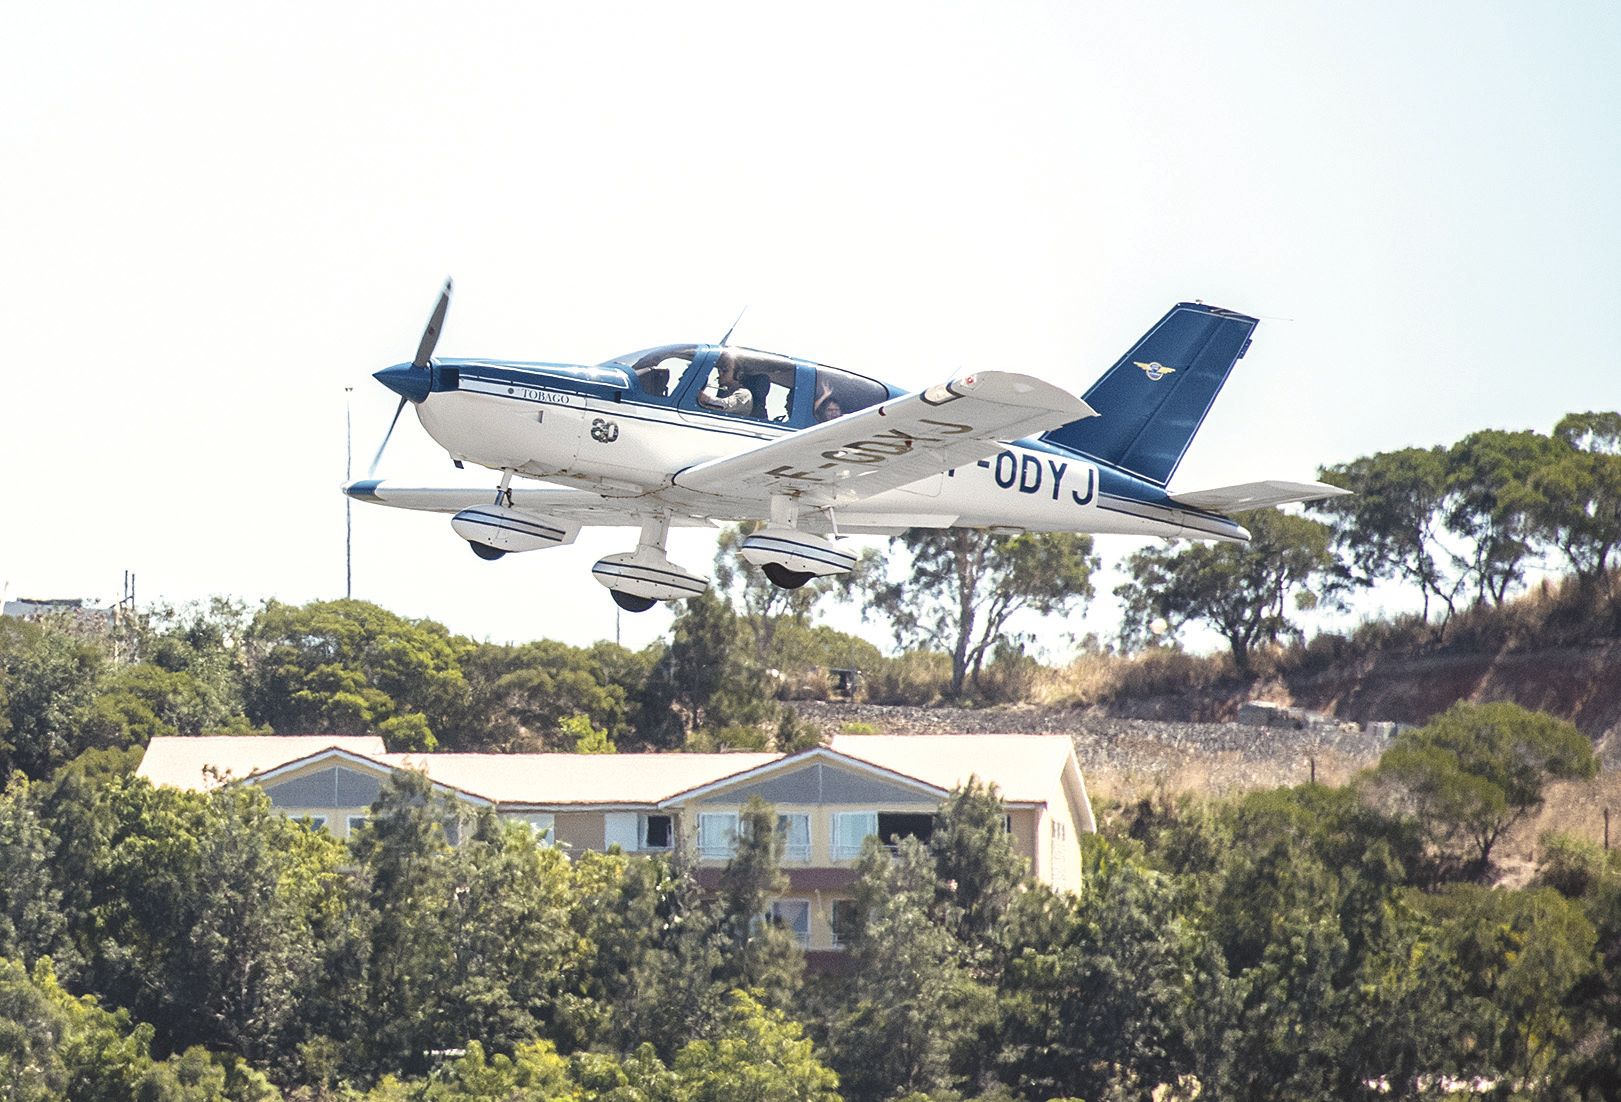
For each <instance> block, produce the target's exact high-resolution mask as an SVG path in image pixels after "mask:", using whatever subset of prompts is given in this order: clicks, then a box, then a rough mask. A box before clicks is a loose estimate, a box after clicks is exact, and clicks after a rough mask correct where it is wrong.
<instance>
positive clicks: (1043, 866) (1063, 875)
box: [140, 735, 1095, 954]
mask: <svg viewBox="0 0 1621 1102" xmlns="http://www.w3.org/2000/svg"><path fill="white" fill-rule="evenodd" d="M396 769H413V770H419V771H421V772H423V773H424V774H426V776H427V777H428V779H429V780H430V781H431V782H432V783H433V785H434V787H435V788H436V789H437V790H438V791H440V792H442V793H444V794H446V795H449V796H451V797H453V798H455V799H456V800H459V801H461V802H462V803H464V804H466V805H468V806H469V807H475V808H491V809H493V810H494V811H495V812H496V813H497V814H498V815H500V816H502V817H503V818H506V819H511V820H515V821H521V822H524V823H527V824H529V825H530V826H531V827H532V828H533V829H535V830H536V831H537V833H540V834H541V835H542V836H543V837H544V838H545V839H546V840H547V842H548V843H549V844H555V845H561V846H565V847H568V848H569V850H570V851H571V852H580V851H584V850H604V851H605V850H608V849H610V848H612V847H615V846H617V847H618V848H619V849H620V850H622V851H623V852H625V853H673V852H674V851H676V850H682V851H683V852H684V854H685V855H686V856H689V857H690V858H691V859H692V860H693V862H694V864H695V866H696V869H697V875H698V878H699V880H700V882H701V883H704V884H706V885H707V886H710V887H713V886H714V885H715V884H716V883H718V880H719V876H720V870H721V868H722V867H724V865H725V863H726V862H727V860H729V859H730V858H731V856H732V853H733V850H734V847H735V845H736V841H737V833H738V816H739V814H740V812H741V811H742V809H743V806H744V804H745V803H747V802H748V800H749V799H750V798H751V797H756V796H757V797H759V798H761V799H763V800H765V801H766V802H768V803H770V804H771V805H772V806H773V807H774V808H775V811H776V814H777V822H778V827H779V829H780V830H781V832H782V835H783V842H784V846H783V869H784V872H785V873H786V874H787V877H788V891H787V893H786V894H785V895H784V896H783V897H782V898H781V899H779V900H777V901H776V902H775V903H774V904H773V907H772V911H773V915H774V917H775V918H776V919H777V921H779V922H781V923H782V924H783V925H784V926H786V927H787V928H789V929H790V930H792V931H793V932H794V933H795V934H796V935H797V936H798V938H799V940H800V942H801V943H802V944H803V945H804V946H805V947H806V949H807V950H809V951H811V952H812V953H813V954H814V953H820V952H828V951H836V950H837V949H838V948H839V936H838V931H839V930H840V929H841V928H842V927H843V914H842V913H841V912H842V911H843V909H844V908H845V907H847V906H848V905H849V903H848V901H849V894H850V885H851V883H852V882H853V880H854V878H855V873H854V871H853V866H854V864H855V861H856V858H857V857H859V856H860V853H861V848H862V845H863V843H865V841H866V840H867V839H868V838H870V837H877V838H879V839H882V840H884V841H885V842H888V841H889V840H890V839H893V838H895V837H898V836H905V835H914V836H916V837H919V838H924V839H927V837H928V835H929V832H930V830H931V828H932V826H933V818H934V814H935V812H936V811H937V810H938V809H939V807H940V804H941V803H942V802H943V801H944V800H945V798H946V796H947V795H948V794H949V793H950V792H951V791H952V789H954V788H958V787H961V786H963V785H966V784H967V783H968V781H969V780H970V778H978V779H979V781H981V782H982V783H987V784H992V785H995V786H996V788H997V790H998V792H999V794H1000V795H1001V797H1002V800H1003V803H1004V806H1005V809H1006V826H1007V829H1008V831H1009V832H1010V833H1011V834H1012V836H1013V840H1014V844H1015V847H1016V849H1017V850H1018V851H1019V852H1020V853H1021V854H1023V855H1024V856H1025V857H1026V858H1027V859H1028V860H1029V861H1030V868H1031V871H1032V873H1033V874H1034V875H1035V876H1036V877H1037V878H1038V879H1040V880H1042V881H1045V882H1046V883H1048V884H1051V885H1053V886H1054V887H1058V888H1065V889H1074V888H1077V887H1078V886H1079V884H1080V848H1079V842H1078V836H1079V834H1080V832H1082V831H1091V830H1093V829H1095V824H1094V822H1093V818H1092V807H1091V803H1090V801H1089V799H1088V798H1087V794H1086V785H1085V782H1084V780H1083V778H1082V776H1081V770H1080V765H1079V763H1078V762H1077V761H1076V758H1075V749H1074V745H1073V744H1072V743H1071V742H1070V740H1069V739H1068V738H1066V737H1064V736H1061V735H914V736H900V735H840V736H838V737H836V738H834V739H833V741H832V743H831V745H828V746H822V747H817V748H815V749H812V750H806V751H802V752H800V753H795V754H761V753H725V754H390V753H388V752H387V751H386V750H385V749H384V747H383V743H382V740H381V739H378V738H374V737H357V738H340V737H329V736H268V735H265V736H251V735H250V736H211V737H202V738H157V739H153V740H152V743H151V745H150V746H149V747H148V748H147V752H146V756H145V758H144V759H143V760H142V762H141V767H140V775H141V776H142V777H145V778H146V779H147V780H149V781H151V782H152V783H154V784H160V785H171V786H174V787H177V788H187V789H194V790H200V791H201V790H207V789H209V788H212V787H215V786H217V785H220V784H230V783H244V784H252V785H256V786H258V787H259V788H262V789H263V790H264V791H265V793H266V794H267V795H268V796H269V797H270V800H271V803H272V804H273V805H274V806H275V807H276V808H277V809H278V810H280V811H281V812H282V813H283V814H285V815H289V816H294V817H298V818H304V819H308V820H309V821H310V823H311V825H313V826H316V827H319V828H324V829H326V830H329V831H331V832H332V833H333V834H335V835H337V836H339V837H347V836H348V835H349V833H350V832H351V831H353V830H354V829H355V828H356V827H357V826H358V825H359V824H360V823H361V822H362V821H364V819H365V817H366V815H367V814H368V813H369V812H368V809H369V808H370V807H371V805H372V803H373V802H374V801H375V800H376V799H377V797H378V795H379V793H380V792H381V791H382V788H383V785H384V784H385V783H387V781H388V778H389V776H390V774H391V773H392V772H393V771H394V770H396Z"/></svg>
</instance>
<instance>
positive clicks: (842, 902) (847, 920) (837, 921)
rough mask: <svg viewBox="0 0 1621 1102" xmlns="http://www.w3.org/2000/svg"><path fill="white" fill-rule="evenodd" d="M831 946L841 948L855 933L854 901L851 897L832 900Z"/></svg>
mask: <svg viewBox="0 0 1621 1102" xmlns="http://www.w3.org/2000/svg"><path fill="white" fill-rule="evenodd" d="M832 926H833V947H834V948H835V949H843V948H844V947H845V946H846V945H849V944H850V939H851V938H853V937H855V935H856V901H855V900H853V899H835V900H834V901H833V915H832Z"/></svg>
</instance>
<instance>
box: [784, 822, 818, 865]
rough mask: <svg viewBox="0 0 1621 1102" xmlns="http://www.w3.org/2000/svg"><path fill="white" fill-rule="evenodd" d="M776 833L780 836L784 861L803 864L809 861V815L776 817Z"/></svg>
mask: <svg viewBox="0 0 1621 1102" xmlns="http://www.w3.org/2000/svg"><path fill="white" fill-rule="evenodd" d="M777 833H778V834H779V835H781V836H782V859H783V860H784V861H800V862H803V861H809V860H810V859H811V834H810V816H809V815H778V816H777Z"/></svg>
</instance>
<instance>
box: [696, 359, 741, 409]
mask: <svg viewBox="0 0 1621 1102" xmlns="http://www.w3.org/2000/svg"><path fill="white" fill-rule="evenodd" d="M698 404H699V405H700V406H703V407H704V408H705V409H712V410H715V411H716V412H719V413H729V414H732V415H734V416H737V417H747V416H749V415H750V414H751V413H753V412H754V394H753V392H752V391H750V390H749V388H748V387H746V386H744V385H743V384H742V383H741V382H739V381H738V378H737V359H736V357H735V356H734V355H733V354H732V352H731V350H730V349H728V350H727V351H725V352H722V353H721V355H720V362H719V363H718V364H716V365H715V378H714V381H713V382H711V383H710V384H709V385H708V386H706V387H704V388H703V389H702V390H700V391H699V392H698Z"/></svg>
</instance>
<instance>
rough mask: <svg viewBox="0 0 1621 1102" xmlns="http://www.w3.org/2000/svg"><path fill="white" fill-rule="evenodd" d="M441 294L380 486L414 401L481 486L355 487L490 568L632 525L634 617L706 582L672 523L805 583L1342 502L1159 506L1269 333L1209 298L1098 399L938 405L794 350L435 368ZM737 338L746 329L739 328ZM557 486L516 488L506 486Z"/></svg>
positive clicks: (1015, 394)
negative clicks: (859, 554)
mask: <svg viewBox="0 0 1621 1102" xmlns="http://www.w3.org/2000/svg"><path fill="white" fill-rule="evenodd" d="M449 304H450V283H449V282H448V281H447V282H446V284H445V289H444V292H443V293H442V294H441V295H440V297H439V302H438V305H437V306H436V307H435V309H434V312H433V316H432V318H431V319H430V320H429V322H428V327H427V329H426V331H425V332H424V333H423V335H422V341H421V344H420V345H419V347H418V348H417V354H416V358H415V359H413V360H412V361H411V362H410V363H402V364H396V365H394V366H393V367H388V368H384V369H383V370H382V371H379V372H377V373H376V375H375V376H374V377H375V378H376V379H377V380H378V381H379V382H381V383H382V384H383V385H384V386H386V387H388V388H389V389H390V390H392V391H394V392H395V393H396V394H398V395H399V396H400V404H399V406H398V407H396V409H395V411H394V420H393V421H392V422H391V423H390V424H389V428H388V433H387V434H386V435H385V436H384V437H383V443H382V446H381V447H379V448H378V451H377V458H376V459H374V460H373V461H372V473H375V472H376V468H377V464H378V462H379V461H380V460H381V459H382V455H383V449H384V448H386V447H387V446H388V441H389V437H391V436H392V435H393V432H394V427H395V425H397V424H398V423H399V417H400V412H401V411H402V410H403V409H404V408H405V405H406V403H407V402H409V403H411V404H412V405H413V406H414V407H415V409H416V414H417V419H418V420H419V421H421V423H422V427H423V428H424V429H426V430H427V432H428V435H430V436H432V437H433V439H434V440H435V441H437V442H438V443H439V445H440V446H442V447H443V448H444V449H445V450H446V451H448V452H449V453H450V458H451V460H452V461H453V462H454V463H455V464H456V466H458V467H461V466H462V465H463V464H465V463H474V464H477V465H478V466H481V467H487V468H489V469H490V470H492V471H496V472H499V474H500V484H499V486H498V487H496V488H495V489H494V490H493V492H492V491H490V490H469V489H466V488H436V487H429V486H405V485H398V484H395V483H391V482H388V481H383V480H378V479H375V478H370V477H368V478H366V479H362V480H360V481H356V482H351V483H349V484H348V485H346V486H345V487H344V493H346V494H348V495H349V496H350V497H351V498H354V499H356V500H360V501H369V502H374V503H376V504H379V505H388V506H391V507H394V508H399V509H420V510H425V511H428V512H437V513H450V514H453V516H452V517H451V522H450V523H451V527H452V528H453V529H454V530H455V531H456V534H457V535H459V536H461V537H462V538H463V539H465V540H466V541H467V542H468V543H469V544H471V545H472V548H473V551H474V552H475V553H477V554H478V555H479V556H480V557H481V558H485V559H497V558H500V557H501V556H502V555H505V554H507V553H509V552H513V551H534V550H538V549H540V548H544V547H558V546H561V545H563V544H566V543H569V542H571V541H573V539H574V538H575V536H576V535H577V534H578V533H579V531H580V529H581V528H582V527H585V526H587V525H601V526H621V527H623V526H639V527H640V529H641V534H640V537H639V538H638V540H637V542H636V547H635V549H634V550H631V551H626V552H623V553H620V554H616V555H609V556H607V557H606V558H603V559H601V560H599V561H598V562H597V563H596V565H595V566H594V567H592V573H593V574H594V575H595V577H596V579H597V581H599V582H601V583H602V584H603V585H604V586H606V587H607V588H608V589H609V590H610V591H611V592H612V594H613V599H614V600H615V601H616V602H617V603H618V604H619V606H620V607H621V608H623V609H626V610H628V611H631V612H642V611H645V610H646V609H649V608H651V607H652V606H653V604H654V603H655V602H656V601H673V600H680V599H683V598H687V597H693V596H696V595H698V594H700V593H702V592H704V590H705V589H706V588H707V587H708V585H709V579H707V578H705V577H702V576H700V575H698V574H695V573H693V572H692V571H689V570H685V569H683V568H681V567H680V566H677V565H675V564H674V563H672V562H670V560H669V558H668V557H667V556H666V553H665V542H666V539H667V537H668V535H669V530H670V527H671V526H672V525H681V526H713V525H719V524H721V523H724V522H736V521H745V520H753V521H763V522H765V526H764V527H762V528H760V529H759V530H758V531H756V532H754V533H753V534H752V535H750V536H748V537H746V538H745V539H744V540H743V544H742V549H741V550H742V553H743V556H744V558H745V559H747V560H748V561H749V562H751V563H753V564H754V565H756V566H759V567H760V568H761V569H762V570H763V571H764V573H765V575H766V577H768V578H769V579H770V580H771V581H772V582H773V583H774V584H776V585H779V586H782V587H784V588H788V589H795V588H798V587H800V586H802V585H804V584H805V583H806V582H808V581H810V580H811V579H812V578H814V577H821V576H827V575H832V574H839V573H842V572H844V571H847V570H849V569H850V568H851V567H852V566H854V564H855V561H856V556H855V554H853V553H852V552H850V551H847V550H845V549H844V548H843V547H841V546H839V538H840V537H841V536H842V535H846V534H851V533H862V534H881V535H893V534H896V533H899V532H901V531H903V530H905V529H907V528H953V527H965V528H976V529H987V530H992V531H997V532H1010V533H1011V532H1098V533H1122V534H1131V535H1151V536H1183V537H1191V538H1196V539H1213V540H1225V541H1233V542H1244V541H1246V540H1248V538H1249V533H1248V532H1247V531H1245V530H1244V528H1243V527H1242V526H1240V525H1239V524H1236V523H1235V522H1233V521H1232V520H1230V519H1228V518H1227V517H1226V516H1224V515H1222V514H1223V513H1228V512H1237V511H1240V510H1244V509H1256V508H1262V507H1266V506H1273V505H1282V504H1286V503H1288V502H1295V501H1312V500H1316V499H1318V498H1323V497H1331V496H1334V495H1337V494H1340V493H1343V492H1345V491H1343V490H1339V489H1337V488H1335V487H1333V486H1327V485H1324V484H1323V483H1319V482H1280V481H1267V482H1253V483H1246V484H1243V485H1238V486H1224V487H1221V488H1219V489H1212V490H1200V491H1197V492H1193V493H1182V492H1177V493H1171V492H1169V491H1168V490H1167V487H1168V486H1169V484H1170V480H1171V475H1172V474H1173V473H1175V471H1176V468H1177V465H1178V463H1180V462H1181V460H1182V456H1183V453H1184V452H1186V451H1187V448H1188V445H1189V444H1190V443H1192V441H1193V436H1194V433H1196V432H1197V431H1198V430H1199V426H1200V424H1201V423H1202V422H1203V421H1204V418H1205V414H1206V413H1207V412H1208V411H1209V409H1210V406H1211V403H1212V402H1214V401H1215V398H1216V394H1217V393H1218V392H1219V391H1220V390H1221V387H1222V384H1223V383H1224V382H1225V381H1226V379H1227V376H1228V374H1229V373H1230V372H1231V371H1232V369H1233V365H1234V364H1235V363H1237V362H1238V359H1239V358H1240V357H1241V356H1243V355H1244V352H1245V351H1246V350H1247V349H1248V348H1249V344H1250V335H1251V333H1252V332H1253V331H1254V329H1255V326H1256V324H1257V322H1256V319H1254V318H1251V317H1245V316H1244V315H1242V314H1237V313H1234V312H1232V311H1230V310H1221V309H1217V308H1215V307H1211V306H1205V305H1202V304H1197V303H1180V304H1178V305H1176V306H1174V307H1172V308H1171V311H1170V313H1168V314H1166V315H1165V317H1163V318H1161V319H1160V320H1159V322H1157V323H1156V324H1155V325H1154V327H1153V328H1152V329H1150V330H1149V331H1148V333H1147V334H1146V335H1144V336H1143V337H1142V339H1141V340H1139V341H1138V342H1137V343H1136V345H1134V346H1133V347H1132V349H1131V350H1130V351H1129V352H1127V353H1126V355H1125V356H1124V357H1122V358H1121V360H1120V361H1119V362H1118V363H1116V364H1115V365H1114V366H1113V367H1111V368H1110V369H1109V370H1108V371H1106V372H1105V373H1104V374H1103V376H1102V378H1100V379H1099V380H1098V381H1097V382H1096V383H1094V384H1093V385H1092V388H1091V389H1090V390H1088V391H1087V392H1086V394H1085V396H1084V397H1082V398H1076V397H1074V396H1073V395H1071V394H1068V393H1066V392H1065V391H1063V390H1061V389H1059V388H1058V387H1055V386H1052V385H1051V384H1049V383H1045V382H1042V381H1041V380H1039V379H1035V378H1032V377H1031V376H1029V375H1020V374H1014V373H1012V372H1006V371H980V372H975V373H973V374H969V375H963V376H960V377H958V378H955V379H952V380H950V381H948V382H944V383H941V384H939V385H937V386H931V387H929V388H927V389H925V390H921V391H916V392H913V393H907V392H905V391H903V390H901V389H900V388H898V387H894V386H891V385H889V384H887V383H883V382H879V381H878V380H876V379H871V378H867V377H865V376H862V375H858V374H855V373H853V372H850V371H843V370H840V369H838V368H835V367H828V366H827V365H825V364H819V363H812V362H810V361H807V360H801V359H796V358H794V357H791V356H780V355H776V354H773V353H769V352H758V351H755V350H753V349H748V348H740V347H736V346H734V345H732V344H730V343H729V342H730V337H731V333H730V332H728V333H727V335H726V337H724V338H722V339H721V342H720V343H719V344H672V345H664V346H662V347H659V348H650V349H646V350H644V351H640V352H631V353H628V354H626V355H623V356H617V357H615V358H613V359H611V360H607V361H605V362H603V363H600V364H592V365H585V364H554V363H533V362H515V361H510V360H490V359H435V358H434V355H433V353H434V348H435V346H436V345H437V343H438V340H439V331H440V329H441V328H442V327H443V325H444V320H445V311H446V310H447V308H448V307H449ZM734 328H735V326H734ZM519 476H521V477H523V478H525V479H535V480H539V481H541V482H543V483H549V484H550V485H544V486H524V485H514V484H513V483H514V479H515V478H516V477H519Z"/></svg>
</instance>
